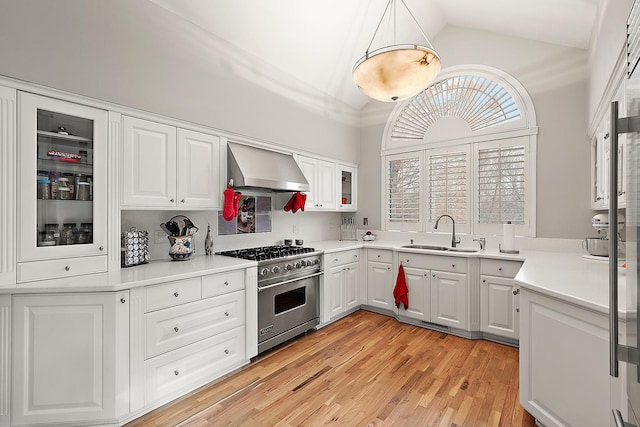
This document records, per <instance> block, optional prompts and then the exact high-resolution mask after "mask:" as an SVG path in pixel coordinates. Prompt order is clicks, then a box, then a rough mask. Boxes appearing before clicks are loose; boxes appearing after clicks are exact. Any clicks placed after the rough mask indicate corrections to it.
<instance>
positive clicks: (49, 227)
mask: <svg viewBox="0 0 640 427" xmlns="http://www.w3.org/2000/svg"><path fill="white" fill-rule="evenodd" d="M44 233H45V234H44V235H43V236H42V246H55V245H57V244H58V239H59V238H60V228H59V227H58V224H57V223H49V224H45V225H44Z"/></svg>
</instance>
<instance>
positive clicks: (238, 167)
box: [227, 142, 309, 191]
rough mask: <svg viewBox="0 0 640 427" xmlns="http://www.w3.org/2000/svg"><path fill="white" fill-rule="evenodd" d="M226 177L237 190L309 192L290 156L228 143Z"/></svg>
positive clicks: (303, 178)
mask: <svg viewBox="0 0 640 427" xmlns="http://www.w3.org/2000/svg"><path fill="white" fill-rule="evenodd" d="M227 176H228V178H229V179H230V180H231V179H232V180H233V186H234V187H236V188H247V187H249V188H260V189H268V190H272V191H309V182H307V180H306V179H305V177H304V175H303V173H302V170H300V167H298V164H297V163H296V161H295V160H294V159H293V156H292V155H290V154H284V153H278V152H276V151H271V150H265V149H262V148H257V147H251V146H249V145H243V144H237V143H234V142H229V143H228V149H227Z"/></svg>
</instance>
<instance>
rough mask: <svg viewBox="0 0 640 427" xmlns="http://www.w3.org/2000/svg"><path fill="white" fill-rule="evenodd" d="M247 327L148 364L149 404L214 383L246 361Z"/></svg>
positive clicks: (147, 385)
mask: <svg viewBox="0 0 640 427" xmlns="http://www.w3.org/2000/svg"><path fill="white" fill-rule="evenodd" d="M244 344H245V337H244V325H242V326H240V327H237V328H235V329H232V330H230V331H227V332H224V333H221V334H219V335H216V336H214V337H212V338H208V339H206V340H203V341H198V342H196V343H195V344H192V345H190V346H185V347H182V348H179V349H178V350H175V351H171V352H169V353H166V354H163V355H161V356H158V357H154V358H152V359H150V360H148V361H147V362H146V363H145V378H146V381H145V383H146V395H147V400H148V401H149V402H154V401H157V400H159V399H161V398H163V397H166V396H171V395H172V394H175V393H176V392H180V391H184V390H187V389H190V388H193V387H195V386H199V385H201V384H202V383H203V380H206V379H210V380H212V379H213V378H215V377H216V376H217V375H219V374H220V373H221V372H225V371H227V370H229V369H230V368H232V367H234V366H237V364H238V363H240V362H242V361H243V360H244V358H245V346H244Z"/></svg>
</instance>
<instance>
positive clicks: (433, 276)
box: [424, 274, 436, 277]
mask: <svg viewBox="0 0 640 427" xmlns="http://www.w3.org/2000/svg"><path fill="white" fill-rule="evenodd" d="M424 277H427V275H426V274H425V275H424ZM431 277H436V275H435V274H433V275H432V276H431Z"/></svg>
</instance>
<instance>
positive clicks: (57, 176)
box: [18, 93, 107, 261]
mask: <svg viewBox="0 0 640 427" xmlns="http://www.w3.org/2000/svg"><path fill="white" fill-rule="evenodd" d="M106 122H107V112H106V111H103V110H98V109H95V108H91V107H86V106H82V105H77V104H73V103H68V102H64V101H60V100H55V99H51V98H46V97H42V96H37V95H32V94H27V93H21V94H20V116H19V123H20V126H19V129H20V136H19V140H20V141H19V164H20V184H19V191H18V196H19V199H20V212H19V215H18V218H19V221H20V231H21V233H20V234H19V237H18V246H19V251H20V261H30V260H43V259H53V258H67V257H78V256H92V255H106V250H105V248H106V239H105V238H106V232H105V229H106V191H105V190H106V146H105V144H106V140H107V138H106Z"/></svg>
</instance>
